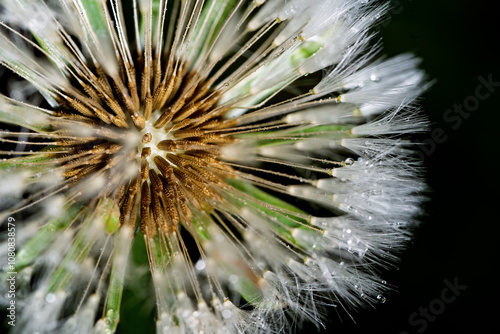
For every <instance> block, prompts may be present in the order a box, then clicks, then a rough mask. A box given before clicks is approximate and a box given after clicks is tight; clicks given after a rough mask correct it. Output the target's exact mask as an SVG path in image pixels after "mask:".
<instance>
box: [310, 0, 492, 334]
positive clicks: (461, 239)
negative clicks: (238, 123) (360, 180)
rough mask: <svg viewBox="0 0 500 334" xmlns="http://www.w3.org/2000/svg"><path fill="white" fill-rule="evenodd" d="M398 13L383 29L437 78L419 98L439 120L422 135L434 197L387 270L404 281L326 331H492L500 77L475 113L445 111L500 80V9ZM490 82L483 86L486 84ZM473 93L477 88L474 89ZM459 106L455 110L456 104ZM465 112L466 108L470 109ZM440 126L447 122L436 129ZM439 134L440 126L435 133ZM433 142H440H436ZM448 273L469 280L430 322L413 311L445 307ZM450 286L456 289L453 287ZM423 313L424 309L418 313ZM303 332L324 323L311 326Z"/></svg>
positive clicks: (397, 49)
mask: <svg viewBox="0 0 500 334" xmlns="http://www.w3.org/2000/svg"><path fill="white" fill-rule="evenodd" d="M392 2H393V4H394V9H393V11H392V13H391V14H390V15H389V20H388V21H390V22H386V23H384V24H382V25H381V27H380V31H381V34H382V37H383V40H384V44H385V51H386V52H387V53H388V54H389V55H396V54H399V53H401V52H406V51H411V52H414V53H415V54H417V55H418V56H420V57H422V58H423V59H424V61H423V64H422V67H423V69H424V70H425V71H426V72H427V73H428V75H429V78H431V79H436V83H435V84H434V86H433V87H432V88H431V89H430V90H429V91H428V92H427V93H426V94H424V96H423V99H422V101H421V105H422V107H423V109H424V110H425V111H426V113H427V114H428V115H429V118H430V120H431V122H432V123H433V124H432V129H433V131H434V133H435V136H436V137H435V138H434V139H433V137H432V132H431V133H429V134H427V135H425V136H424V137H422V140H423V141H424V142H426V143H427V145H426V146H424V147H425V148H426V151H427V152H429V153H427V154H423V155H422V156H423V158H424V160H425V165H426V168H427V179H428V184H429V186H430V188H431V193H430V201H429V202H428V203H427V204H426V206H425V214H426V216H425V217H423V218H422V223H421V225H420V228H419V229H418V230H417V231H416V233H415V236H414V239H413V241H412V244H410V245H409V248H408V249H407V251H406V252H405V253H404V254H403V259H402V262H401V263H400V264H399V266H398V270H395V271H392V272H390V273H388V274H386V275H385V277H386V278H387V281H388V282H390V283H393V284H395V285H396V286H397V287H398V291H396V292H394V293H392V294H391V295H389V296H388V300H387V302H386V303H385V304H382V305H380V306H378V307H377V309H376V310H373V309H367V310H361V311H359V312H358V313H352V314H351V315H352V316H353V317H354V318H355V320H356V324H354V323H353V322H352V321H350V320H349V319H348V318H346V317H345V316H344V317H343V322H339V319H338V316H337V315H336V314H335V312H332V314H331V319H330V324H329V328H328V329H327V330H324V331H322V332H321V333H338V334H343V333H349V334H358V333H370V334H377V333H384V334H404V333H405V332H407V333H410V334H414V333H425V334H434V333H494V332H498V325H497V321H498V319H497V317H498V311H500V307H499V304H498V300H499V299H498V297H499V292H498V290H499V289H498V287H497V281H498V277H497V276H495V273H496V272H498V269H497V266H498V264H499V260H498V257H497V256H498V254H499V252H498V246H499V245H500V242H499V236H500V234H499V232H500V229H499V227H498V225H499V222H500V219H499V218H498V216H495V215H494V212H495V211H497V210H498V201H497V200H498V198H499V196H498V188H496V187H495V186H496V184H498V181H499V177H498V175H496V174H495V173H494V172H495V171H496V170H498V165H496V162H497V161H498V160H499V159H498V154H499V153H500V149H499V146H498V143H499V141H498V139H497V138H498V133H499V124H500V123H499V121H500V116H499V112H500V110H499V104H498V103H497V102H498V97H499V96H500V94H499V92H500V87H497V88H496V91H495V92H494V93H493V94H492V95H491V96H490V97H489V98H488V99H485V100H483V101H480V104H479V106H477V107H475V106H474V107H475V108H472V107H473V106H472V105H471V107H469V109H471V112H470V115H469V116H468V118H465V117H461V120H462V122H461V124H460V126H459V125H458V120H454V121H453V122H451V121H449V120H448V122H447V118H444V117H445V116H444V115H446V112H447V110H448V109H450V108H454V105H455V104H457V105H461V104H463V103H464V101H467V102H469V103H470V102H471V101H472V100H473V97H474V96H475V95H476V88H477V87H478V86H479V85H480V84H481V82H480V81H479V79H478V77H479V76H482V77H483V78H485V79H487V78H488V77H489V76H490V75H491V76H492V79H493V81H495V82H498V83H499V86H500V72H499V71H498V67H497V66H496V65H497V64H498V61H499V51H498V46H499V43H500V39H499V34H500V27H499V17H498V14H499V13H500V11H499V10H498V9H496V8H493V5H492V4H494V3H495V1H487V0H476V1H470V0H454V1H447V0H439V1H435V0H413V1H411V0H399V1H392ZM480 92H483V91H480ZM471 96H472V98H471ZM448 115H451V114H448ZM466 116H467V115H466ZM436 129H441V130H436ZM436 134H439V135H436ZM430 142H433V143H434V144H435V145H434V144H432V145H431V144H429V143H430ZM444 280H448V281H449V282H452V283H453V282H454V281H455V280H456V282H458V284H459V285H461V286H462V285H463V286H466V287H467V288H466V289H465V290H464V291H462V292H461V294H460V296H458V297H457V298H456V300H455V301H454V302H452V303H449V304H445V307H444V309H443V310H440V312H437V313H439V314H438V315H436V316H435V319H434V318H431V319H432V321H430V320H426V321H425V323H426V325H425V327H424V324H423V322H422V321H421V322H419V323H416V324H415V323H410V320H409V318H410V317H411V316H412V314H413V313H414V312H417V314H418V313H419V312H420V307H422V308H429V306H431V305H432V306H433V307H437V306H439V304H440V302H439V301H436V300H439V299H441V293H442V291H443V290H444V289H445V288H446V285H445V283H444ZM449 296H452V294H449ZM418 319H425V318H424V317H422V316H420V315H418V316H417V317H416V318H414V320H416V321H418ZM302 332H303V333H316V330H315V329H311V328H304V329H303V331H302Z"/></svg>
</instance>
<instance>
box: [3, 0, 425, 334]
mask: <svg viewBox="0 0 500 334" xmlns="http://www.w3.org/2000/svg"><path fill="white" fill-rule="evenodd" d="M0 8H1V14H0V15H1V17H2V18H3V19H4V22H3V23H1V27H0V63H1V64H2V66H4V67H5V68H7V69H8V70H10V71H11V72H13V73H14V74H16V75H17V76H19V78H20V79H19V80H21V81H22V82H25V83H26V87H27V88H26V89H25V88H23V90H22V91H20V90H19V89H18V88H16V86H15V85H12V89H11V91H10V95H9V96H7V95H0V121H1V122H3V123H7V124H9V130H8V131H3V130H2V131H0V140H1V141H2V144H5V147H6V148H5V150H4V149H3V148H2V151H1V152H0V154H2V156H5V159H3V160H2V161H0V167H1V169H0V206H1V207H2V208H4V207H5V208H7V209H6V212H7V215H10V216H16V217H22V219H21V218H19V220H20V221H23V222H22V223H21V222H20V223H19V228H21V226H22V225H26V226H25V227H24V226H23V232H20V235H23V240H22V242H21V241H20V244H19V247H20V249H19V251H18V252H17V257H16V261H17V262H16V268H15V269H16V270H17V271H18V272H19V273H20V275H26V277H29V278H30V279H26V281H27V282H28V283H26V284H23V285H22V286H21V287H20V289H22V291H23V293H24V295H26V296H27V297H26V299H25V300H24V301H23V303H24V304H25V305H26V306H25V308H24V309H23V312H22V313H21V314H22V316H21V318H20V320H19V322H20V326H19V327H18V328H20V329H19V330H20V331H21V332H23V331H24V332H29V331H35V330H37V331H40V332H59V333H68V332H71V333H74V332H78V333H90V332H107V333H113V332H115V331H117V329H118V331H119V329H120V325H119V323H120V318H121V317H122V316H123V315H122V314H121V312H123V309H124V308H123V307H122V306H123V303H129V301H128V300H126V299H127V298H125V297H126V295H125V294H124V293H123V292H124V289H129V290H130V291H134V292H135V293H136V295H137V296H144V295H146V297H145V298H144V301H143V303H144V307H145V308H148V307H149V308H150V311H151V312H152V313H154V314H156V316H155V317H154V318H155V319H156V320H155V321H156V328H157V332H158V333H182V334H186V333H198V334H200V333H250V332H251V333H263V334H264V333H266V334H268V333H275V332H278V331H283V330H285V331H286V330H287V329H288V328H290V326H291V324H290V323H289V322H288V321H287V319H290V318H293V319H298V320H300V321H301V320H303V319H305V320H309V321H313V322H315V323H317V324H320V325H321V324H322V322H321V321H322V320H321V318H322V316H321V314H323V313H324V311H323V309H322V308H323V306H324V305H330V304H333V305H334V306H337V305H341V306H343V308H344V309H346V310H349V309H350V308H355V307H359V306H363V305H370V304H371V305H374V304H377V303H383V302H385V300H386V297H385V296H386V295H387V290H388V289H389V288H388V287H387V285H385V284H381V283H380V282H381V279H380V278H379V277H378V276H377V274H376V273H377V272H378V269H377V268H379V267H387V266H388V265H389V263H392V262H394V261H396V259H397V256H396V255H395V254H393V253H392V251H393V250H397V249H399V248H401V247H402V246H403V245H404V242H405V241H406V240H407V239H408V237H409V232H408V230H407V228H408V227H409V226H411V225H412V224H413V222H414V217H415V216H416V215H417V214H418V213H419V210H420V209H419V204H420V202H421V201H422V196H421V195H420V193H421V192H423V191H424V190H425V186H424V185H423V183H422V181H421V175H420V168H421V167H420V163H419V162H418V161H416V160H415V159H414V158H413V157H412V143H411V141H409V140H408V139H407V138H406V136H408V135H410V134H412V133H415V132H419V131H424V129H425V128H426V126H427V122H426V120H425V118H424V117H422V116H420V114H419V111H418V108H417V107H416V106H415V104H414V100H415V99H416V98H417V97H418V96H419V95H420V94H421V93H422V92H423V91H424V90H425V88H426V87H427V86H426V85H425V84H424V82H425V76H424V75H423V74H422V72H421V71H420V70H418V66H419V63H420V61H419V60H418V59H417V58H416V57H414V56H412V55H409V54H405V55H401V56H397V57H394V58H391V59H383V58H377V54H378V53H379V51H380V48H381V45H380V44H377V43H376V42H375V40H376V39H374V38H373V37H374V36H375V34H374V32H372V29H371V28H372V26H373V25H374V24H375V23H376V22H377V21H378V20H379V19H380V17H381V15H383V13H384V12H385V11H386V10H387V5H385V4H382V5H380V6H375V5H372V4H371V3H369V2H368V1H361V2H360V1H354V0H325V1H316V2H311V1H306V0H293V1H283V0H267V1H244V0H241V1H237V0H229V1H218V0H209V1H197V0H187V1H180V0H179V1H154V2H153V1H148V0H139V1H129V2H125V1H120V0H111V1H105V0H89V1H68V0H59V1H45V2H42V3H39V2H33V1H29V0H17V1H15V2H9V1H0ZM34 91H37V92H38V93H37V94H35V95H37V96H38V97H40V99H39V100H41V98H42V97H43V99H44V101H45V102H43V103H40V104H38V103H34V102H33V101H35V99H31V95H33V94H32V92H34ZM38 94H39V95H38ZM7 189H8V190H7ZM25 222H28V223H25ZM143 276H146V277H148V282H149V281H151V284H152V289H150V290H148V289H146V288H144V287H142V286H139V285H141V284H139V283H137V282H139V281H141V282H142V281H143V280H141V277H143ZM30 282H31V283H30ZM138 291H141V292H138ZM144 291H154V297H151V296H149V295H147V293H145V292H144ZM332 296H335V298H333V299H332ZM36 312H38V313H37V315H36V316H35V317H33V318H29V317H28V316H24V315H26V314H32V313H36ZM97 314H99V315H100V316H101V315H102V318H100V319H99V320H97V321H96V322H94V319H95V317H96V315H97ZM16 330H17V328H16Z"/></svg>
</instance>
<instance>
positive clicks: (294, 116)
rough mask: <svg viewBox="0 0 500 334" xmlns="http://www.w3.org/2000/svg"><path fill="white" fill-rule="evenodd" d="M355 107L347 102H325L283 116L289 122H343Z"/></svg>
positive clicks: (345, 121) (349, 118) (351, 116)
mask: <svg viewBox="0 0 500 334" xmlns="http://www.w3.org/2000/svg"><path fill="white" fill-rule="evenodd" d="M355 109H356V107H355V106H354V105H352V104H349V103H327V104H323V105H320V106H318V107H313V108H309V109H306V110H303V111H298V112H294V113H290V114H288V115H286V116H285V119H284V120H285V122H287V123H289V124H293V123H302V122H309V123H313V124H343V123H347V122H348V121H350V120H351V119H352V118H353V116H354V110H355Z"/></svg>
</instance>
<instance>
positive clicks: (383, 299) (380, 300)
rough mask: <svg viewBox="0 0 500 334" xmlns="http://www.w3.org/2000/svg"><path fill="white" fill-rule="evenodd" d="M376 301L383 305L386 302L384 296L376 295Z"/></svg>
mask: <svg viewBox="0 0 500 334" xmlns="http://www.w3.org/2000/svg"><path fill="white" fill-rule="evenodd" d="M377 299H378V300H379V302H381V303H382V304H383V303H385V302H386V301H387V298H385V297H384V296H382V295H378V296H377Z"/></svg>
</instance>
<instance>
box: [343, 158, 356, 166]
mask: <svg viewBox="0 0 500 334" xmlns="http://www.w3.org/2000/svg"><path fill="white" fill-rule="evenodd" d="M344 163H345V165H346V166H352V164H354V159H353V158H347V159H345V161H344Z"/></svg>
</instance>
